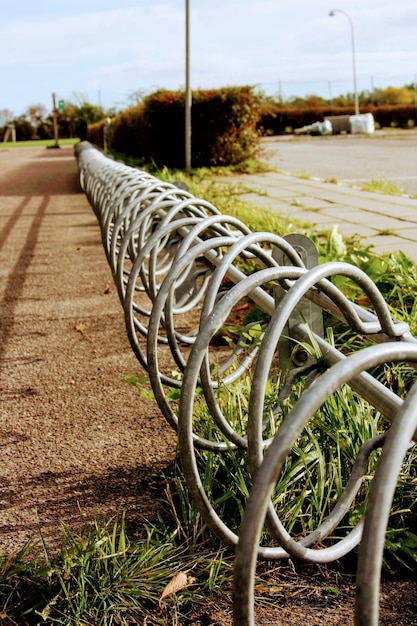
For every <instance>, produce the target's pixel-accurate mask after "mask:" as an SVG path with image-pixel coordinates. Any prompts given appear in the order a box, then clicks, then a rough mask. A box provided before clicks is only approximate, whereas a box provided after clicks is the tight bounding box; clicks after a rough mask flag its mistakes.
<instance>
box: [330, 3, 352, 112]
mask: <svg viewBox="0 0 417 626" xmlns="http://www.w3.org/2000/svg"><path fill="white" fill-rule="evenodd" d="M336 13H343V15H344V16H345V17H347V19H348V20H349V23H350V37H351V42H352V64H353V92H354V97H355V115H359V100H358V89H357V86H356V59H355V33H354V29H353V22H352V19H351V18H350V17H349V15H348V14H347V13H346V11H342V10H341V9H333V10H332V11H330V13H329V16H330V17H334V16H335V15H336Z"/></svg>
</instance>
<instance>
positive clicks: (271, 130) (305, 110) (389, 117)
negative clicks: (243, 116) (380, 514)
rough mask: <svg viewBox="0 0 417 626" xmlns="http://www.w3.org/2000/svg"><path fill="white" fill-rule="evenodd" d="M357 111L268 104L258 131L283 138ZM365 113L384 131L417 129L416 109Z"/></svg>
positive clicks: (263, 108) (385, 108)
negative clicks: (297, 129)
mask: <svg viewBox="0 0 417 626" xmlns="http://www.w3.org/2000/svg"><path fill="white" fill-rule="evenodd" d="M354 112H355V111H354V108H353V107H332V108H331V107H330V106H328V107H291V106H288V107H286V106H280V105H278V104H274V103H266V104H264V105H262V106H261V110H260V115H259V122H258V129H259V131H260V133H261V134H262V135H281V134H284V133H286V132H292V131H293V130H295V129H296V128H302V127H303V126H307V125H309V124H313V123H314V122H319V121H322V120H323V119H324V118H325V117H330V116H333V115H354ZM360 112H361V113H372V115H373V116H374V120H375V123H376V124H378V125H379V126H380V127H381V128H389V127H391V126H395V127H399V128H407V127H409V126H414V125H415V126H417V112H416V107H415V106H413V105H383V106H378V107H376V106H363V107H360Z"/></svg>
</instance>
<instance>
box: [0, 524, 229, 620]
mask: <svg viewBox="0 0 417 626" xmlns="http://www.w3.org/2000/svg"><path fill="white" fill-rule="evenodd" d="M171 526H172V525H171ZM62 534H63V539H62V546H61V550H60V551H59V552H58V553H57V554H51V553H50V552H49V551H48V549H47V548H46V546H45V545H44V553H43V554H42V553H40V552H39V551H38V552H35V553H33V551H32V550H33V547H32V546H31V545H29V544H28V545H26V546H24V548H22V550H20V551H19V552H18V553H16V554H15V555H13V556H7V557H1V558H0V623H4V624H27V625H29V624H40V623H42V624H45V626H52V624H62V626H64V625H65V626H71V625H73V626H80V625H81V624H85V625H86V626H87V624H91V625H93V624H94V626H109V625H111V624H118V625H119V626H128V625H130V624H142V623H146V624H149V626H156V625H157V624H161V625H162V624H170V623H177V620H178V618H179V617H181V615H182V614H183V611H186V610H187V605H188V604H189V603H190V602H192V603H193V604H194V605H195V604H196V603H199V602H202V601H203V600H204V598H205V597H206V595H207V593H210V592H211V591H212V590H213V589H214V588H216V587H217V586H218V585H219V584H220V585H221V584H223V581H224V579H225V577H229V578H230V563H229V564H228V563H227V560H226V557H225V551H224V550H219V549H218V548H216V549H215V550H214V549H210V550H208V549H207V548H206V547H204V545H203V544H202V543H200V544H199V545H198V549H195V550H194V549H193V546H192V545H191V544H190V542H189V539H188V538H187V539H186V541H184V540H183V537H182V536H181V535H180V534H179V533H178V532H177V531H176V528H175V522H174V525H173V527H171V528H168V527H167V526H165V525H164V524H162V528H161V529H159V528H156V527H148V528H147V536H146V539H144V540H142V541H135V542H133V541H131V539H130V537H129V533H128V531H127V529H126V526H125V522H124V516H123V515H122V517H121V518H120V519H118V520H115V521H114V520H113V521H109V522H108V523H107V524H104V525H103V524H100V523H99V522H98V521H96V522H95V523H94V524H93V525H92V526H91V528H89V529H85V531H83V532H82V533H80V534H74V533H72V532H71V531H70V529H69V528H67V527H66V526H63V528H62ZM195 548H197V546H195ZM229 561H230V557H229ZM179 577H181V580H182V582H177V583H176V582H175V581H177V580H178V579H179ZM170 587H171V589H170Z"/></svg>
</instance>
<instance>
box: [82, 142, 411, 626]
mask: <svg viewBox="0 0 417 626" xmlns="http://www.w3.org/2000/svg"><path fill="white" fill-rule="evenodd" d="M76 156H77V160H78V165H79V173H80V183H81V186H82V188H83V190H84V192H85V194H86V196H87V198H88V200H89V202H90V204H91V206H92V207H93V210H94V211H95V214H96V216H97V219H98V222H99V224H100V228H101V234H102V240H103V245H104V249H105V252H106V255H107V259H108V262H109V265H110V267H111V270H112V273H113V277H114V280H115V283H116V285H117V289H118V293H119V297H120V301H121V303H122V306H123V308H124V314H125V322H126V329H127V334H128V337H129V341H130V343H131V346H132V349H133V352H134V354H135V355H136V357H137V359H138V361H139V363H140V364H141V366H142V367H143V368H144V369H145V370H146V371H147V372H148V374H149V378H150V382H151V385H152V389H153V392H154V395H155V398H156V400H157V402H158V405H159V407H160V409H161V411H162V413H163V415H164V416H165V418H166V420H167V422H168V423H169V424H170V425H171V426H172V427H173V428H174V429H175V430H176V431H177V433H178V441H179V448H180V454H181V463H182V468H183V472H184V476H185V479H186V481H187V486H188V489H189V491H190V494H191V497H192V499H193V501H194V503H195V505H196V506H197V508H198V510H199V511H200V513H201V515H202V517H203V519H204V520H205V522H206V523H207V525H208V526H209V528H210V529H211V530H212V532H213V533H214V534H215V535H216V536H217V537H218V538H219V539H220V540H221V541H223V542H224V543H225V544H226V545H228V546H230V547H232V548H233V549H234V550H235V551H236V564H235V577H234V623H235V624H236V625H239V626H244V625H252V624H254V623H255V622H254V609H253V606H254V597H253V587H254V575H255V566H256V562H257V559H258V558H265V559H283V558H284V559H285V558H289V557H292V558H297V559H302V560H306V561H311V562H315V563H325V562H330V561H333V560H335V559H338V558H340V557H341V556H343V555H345V554H347V553H348V552H350V551H351V550H352V549H353V548H355V547H356V546H357V545H358V544H359V543H360V544H361V545H360V551H359V562H358V575H357V586H358V596H357V607H356V624H361V625H362V624H366V625H367V626H370V625H371V626H372V625H376V624H377V623H378V589H379V575H380V569H381V562H382V551H383V545H384V537H385V531H386V526H387V521H388V515H389V511H390V506H391V502H392V499H393V495H394V490H395V486H396V481H397V477H398V474H399V472H400V469H401V464H402V460H403V458H404V455H405V454H406V452H407V450H408V448H409V446H410V445H411V442H412V440H413V438H414V439H415V434H416V432H417V405H416V402H415V399H414V396H415V395H416V394H417V387H416V386H415V385H414V386H413V387H412V388H411V390H410V391H409V393H408V395H407V398H406V400H405V401H403V400H402V399H401V398H399V397H398V396H397V395H396V394H395V393H394V392H393V391H391V390H390V389H388V388H387V387H386V386H385V385H383V384H382V383H381V382H380V381H378V380H377V379H376V378H375V377H374V376H373V375H372V373H370V370H371V371H372V370H373V369H374V368H375V367H377V366H378V365H381V364H386V363H393V362H406V363H409V364H411V365H413V366H416V364H417V341H416V339H415V338H414V337H413V336H412V335H411V334H410V331H409V328H408V326H407V325H406V324H405V323H403V322H399V323H398V322H394V321H393V320H392V318H391V315H390V312H389V310H388V307H387V304H386V302H385V300H384V298H383V297H382V295H381V294H380V292H379V291H378V289H377V288H376V286H375V284H374V283H373V282H372V281H371V280H370V278H369V277H368V276H367V275H366V274H365V273H364V272H362V271H361V270H360V269H359V268H357V267H355V266H353V265H350V264H346V263H325V264H322V265H317V258H316V257H315V252H314V249H313V248H312V245H311V242H310V241H309V240H307V238H305V237H304V236H300V235H290V236H288V237H285V238H284V237H279V236H278V235H275V234H273V233H267V232H260V233H253V232H251V231H250V229H249V228H248V227H247V226H246V225H245V224H243V223H242V222H241V221H239V220H238V219H236V218H234V217H231V216H227V215H222V214H221V213H220V212H219V211H218V210H217V209H216V208H215V207H214V206H213V205H212V204H210V203H209V202H206V201H204V200H201V199H197V198H195V197H194V196H193V195H192V194H191V193H189V191H188V190H186V189H184V188H183V185H180V184H178V185H176V184H170V183H164V182H161V181H160V180H158V179H156V178H155V177H153V176H151V175H149V174H147V173H146V172H144V171H141V170H138V169H136V168H132V167H127V166H126V165H124V164H121V163H117V162H115V161H113V160H112V159H110V158H108V157H107V156H106V155H104V154H103V153H101V152H100V151H99V150H97V149H96V148H94V147H93V146H92V145H91V144H89V143H88V142H82V143H80V144H79V145H78V146H77V147H76ZM337 277H338V278H340V277H344V278H348V279H349V280H350V281H352V282H353V283H355V284H356V285H357V286H358V288H359V289H361V290H362V292H363V293H364V294H365V296H366V298H367V299H368V301H369V307H368V309H366V310H365V309H363V308H361V307H359V306H357V305H356V304H354V303H353V302H351V301H349V300H348V299H347V298H346V297H345V295H344V294H343V293H342V291H341V290H340V289H338V288H337V286H336V285H335V283H334V279H335V278H337ZM248 302H249V303H251V305H250V306H251V307H252V309H253V310H254V311H257V315H255V317H254V318H253V319H251V320H249V319H248V320H247V321H245V322H243V323H242V320H241V319H239V320H238V322H237V323H236V326H237V328H238V330H237V331H236V329H235V332H236V334H235V336H233V338H232V339H230V340H229V342H228V343H227V342H226V343H225V342H224V341H222V337H223V336H224V334H226V335H227V329H228V328H230V326H231V325H232V326H233V320H234V319H235V317H236V316H237V315H238V314H239V313H238V312H239V311H240V310H242V308H244V307H247V306H248ZM371 311H373V312H371ZM323 315H326V316H332V318H333V319H336V320H340V321H341V322H343V324H344V326H345V327H348V328H350V329H351V332H353V333H356V334H357V336H358V337H361V338H367V339H369V340H372V341H371V343H373V345H369V346H367V347H363V348H362V349H359V350H357V351H354V352H352V354H349V355H347V356H346V355H345V354H342V353H341V352H340V351H339V350H338V349H337V347H335V346H334V345H333V344H332V342H331V341H330V340H329V338H325V337H324V332H323V319H322V318H323ZM273 371H274V372H278V374H277V376H278V378H277V379H276V380H275V379H274V380H273V379H272V378H271V372H273ZM249 373H250V381H251V382H250V389H249V397H248V407H247V418H246V420H245V423H244V424H242V423H239V424H238V425H236V423H234V420H233V419H230V417H229V416H228V415H226V413H225V410H224V407H223V405H222V404H221V402H220V401H219V394H221V392H222V391H224V390H231V391H230V393H232V392H233V389H234V386H235V385H236V384H237V383H238V382H239V381H241V380H245V377H248V376H249ZM346 384H348V385H349V386H350V387H351V388H352V389H354V390H355V391H356V393H357V394H358V396H360V397H361V398H363V399H364V400H366V402H368V403H369V405H370V406H371V407H373V408H374V409H375V410H377V411H379V412H380V413H381V414H382V415H383V416H385V417H386V418H387V420H388V422H389V423H391V424H392V426H391V427H389V428H387V431H386V433H385V434H382V435H378V436H374V437H369V438H368V439H367V440H365V441H364V443H363V445H362V446H361V447H360V449H359V450H358V452H357V454H356V458H355V459H354V461H353V462H352V468H351V475H350V478H349V480H348V482H347V484H346V485H345V486H344V489H343V492H342V493H341V495H340V497H339V499H338V500H337V501H336V502H334V503H333V507H332V509H331V512H330V513H329V514H328V515H327V516H326V517H324V518H323V519H321V521H320V523H319V525H318V527H317V528H316V529H315V530H313V531H312V532H309V533H307V534H306V535H305V536H304V537H302V538H301V539H299V538H298V539H295V538H293V537H292V536H291V534H290V533H289V532H288V531H287V530H286V529H285V527H284V524H283V522H282V520H281V518H280V511H279V507H275V506H274V505H273V504H272V500H271V495H272V492H273V490H274V488H275V486H276V484H277V481H278V480H279V477H280V474H281V472H282V468H283V465H284V464H285V462H286V459H287V457H288V455H289V453H290V451H291V450H292V449H293V446H294V445H295V444H296V442H297V439H298V438H299V436H300V434H301V433H302V432H303V430H304V429H306V428H308V426H309V424H310V423H311V421H312V420H313V419H314V415H315V414H316V412H317V411H318V410H319V409H320V407H322V406H323V405H324V403H325V402H326V401H327V400H328V398H329V397H330V396H332V394H334V393H335V392H337V390H339V389H341V388H342V387H343V386H344V385H346ZM271 385H272V389H273V394H272V395H273V396H274V397H275V401H274V402H273V403H272V407H269V408H268V407H266V406H265V398H266V397H267V396H268V394H269V396H270V395H271ZM274 385H275V386H274ZM294 386H298V387H299V388H300V390H299V397H298V399H297V400H296V401H295V404H294V405H293V407H292V408H291V409H290V410H289V412H288V414H287V415H285V416H284V414H283V408H282V407H283V405H284V404H285V402H286V400H287V398H288V397H289V395H290V394H293V389H294ZM173 398H174V399H175V400H174V401H173ZM196 403H198V412H201V408H202V407H204V411H205V412H206V413H207V415H208V416H210V420H212V421H211V426H210V427H209V428H206V430H205V431H204V432H203V433H201V432H200V431H199V428H198V426H197V425H196V423H195V414H196V412H197V411H196ZM268 411H269V413H268ZM268 415H269V417H268ZM284 417H285V418H284ZM271 421H272V424H273V425H274V424H275V425H274V427H273V428H272V429H271V428H270V426H271ZM207 432H209V433H210V432H212V433H213V436H212V437H209V436H207ZM378 449H380V450H382V451H381V456H380V460H379V462H378V465H377V469H376V471H375V476H374V479H373V481H372V484H371V487H370V493H369V501H368V504H367V507H366V512H365V515H364V516H363V518H362V519H360V520H359V521H358V523H357V524H356V526H355V527H354V528H353V530H352V531H351V532H350V533H348V534H347V535H345V536H344V537H342V538H340V537H336V536H335V535H334V532H335V530H336V529H337V528H338V526H339V524H340V523H341V521H342V519H343V518H344V516H345V515H346V513H347V511H348V510H349V508H350V506H351V504H352V502H353V500H354V499H355V498H356V496H357V494H358V491H359V490H360V489H361V486H362V484H363V477H364V474H365V473H366V471H367V466H368V459H369V457H370V455H371V454H372V453H373V452H374V451H375V450H378ZM199 450H200V451H206V452H207V453H209V454H211V453H216V454H225V453H229V452H230V450H236V451H240V453H241V454H244V455H245V456H246V458H247V462H248V466H249V470H250V475H251V479H250V483H251V484H248V485H247V490H248V492H250V495H249V497H248V498H247V501H246V503H245V510H244V514H243V518H242V522H241V525H240V530H238V529H237V527H238V525H239V520H238V521H237V523H236V528H234V529H233V528H229V527H228V526H227V524H226V523H225V522H224V521H223V519H222V518H221V514H219V513H218V510H217V509H216V506H215V505H214V504H213V503H212V502H211V501H210V497H209V495H208V493H207V492H206V489H205V487H204V477H203V476H202V475H201V473H202V469H201V463H199V462H198V460H197V455H198V454H200V453H199V452H198V451H199ZM203 471H204V470H203ZM237 518H238V516H237ZM265 525H266V527H267V528H268V532H269V536H270V539H269V540H268V542H267V543H266V544H265V545H262V541H261V535H262V532H263V530H264V528H265ZM271 538H272V543H271ZM328 538H330V541H329V542H328V544H326V539H328ZM318 546H319V549H318Z"/></svg>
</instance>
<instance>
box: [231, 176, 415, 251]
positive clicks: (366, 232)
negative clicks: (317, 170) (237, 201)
mask: <svg viewBox="0 0 417 626" xmlns="http://www.w3.org/2000/svg"><path fill="white" fill-rule="evenodd" d="M223 180H224V181H225V182H227V181H228V182H230V178H228V179H223ZM239 182H240V184H241V185H242V186H243V187H244V189H245V190H247V191H245V192H244V193H243V194H241V197H242V198H243V199H246V200H248V201H250V202H251V203H252V204H254V205H257V206H260V207H262V208H267V209H270V210H272V211H276V212H277V213H279V214H280V215H282V216H283V217H287V218H290V219H293V220H297V221H301V222H304V223H308V224H313V225H314V227H315V229H316V230H317V231H328V230H332V228H333V226H334V225H336V224H337V225H338V230H339V232H340V233H341V234H342V235H344V236H345V237H350V236H353V235H358V236H359V237H360V238H361V241H362V243H363V244H364V245H372V246H373V247H374V250H375V252H377V253H385V252H393V251H396V250H402V251H403V252H404V253H405V254H406V255H407V256H409V257H410V258H412V259H413V260H414V261H417V198H411V197H408V196H393V195H386V194H382V193H376V192H375V193H373V192H366V191H361V190H360V189H356V188H354V187H349V186H347V185H340V184H333V183H327V182H323V181H320V180H316V179H311V178H309V179H304V178H300V177H297V176H293V175H291V174H281V173H277V172H267V173H264V174H249V175H244V176H240V177H239Z"/></svg>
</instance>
